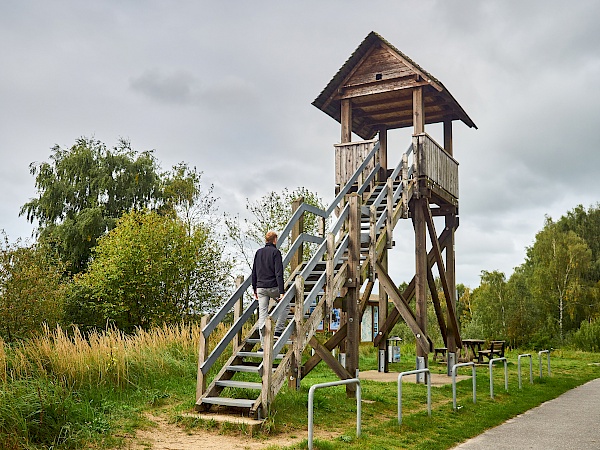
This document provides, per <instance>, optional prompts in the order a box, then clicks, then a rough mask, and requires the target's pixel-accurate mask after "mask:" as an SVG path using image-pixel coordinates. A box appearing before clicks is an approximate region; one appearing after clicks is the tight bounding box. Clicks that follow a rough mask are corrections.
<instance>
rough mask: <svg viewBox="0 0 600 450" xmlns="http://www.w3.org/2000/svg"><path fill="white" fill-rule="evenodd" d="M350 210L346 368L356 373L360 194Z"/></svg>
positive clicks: (349, 390)
mask: <svg viewBox="0 0 600 450" xmlns="http://www.w3.org/2000/svg"><path fill="white" fill-rule="evenodd" d="M349 203H350V210H349V214H348V236H349V242H348V294H347V296H346V301H347V308H346V309H347V313H348V334H347V336H346V370H348V372H349V373H350V374H355V373H356V370H357V369H358V347H359V344H360V335H359V326H360V317H359V315H358V302H359V300H360V298H359V297H360V284H361V283H360V280H359V278H360V270H359V269H360V268H359V265H360V203H359V201H358V195H356V194H352V195H350V198H349ZM346 395H347V396H348V397H350V398H354V397H355V396H356V387H355V386H354V385H351V384H348V385H346Z"/></svg>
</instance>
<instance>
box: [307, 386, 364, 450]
mask: <svg viewBox="0 0 600 450" xmlns="http://www.w3.org/2000/svg"><path fill="white" fill-rule="evenodd" d="M342 384H356V437H360V421H361V394H360V380H359V379H358V378H350V379H348V380H340V381H332V382H330V383H320V384H314V385H312V386H311V387H310V389H309V390H308V449H309V450H312V448H313V420H314V417H313V416H314V414H313V406H314V400H315V390H316V389H320V388H326V387H331V386H339V385H342Z"/></svg>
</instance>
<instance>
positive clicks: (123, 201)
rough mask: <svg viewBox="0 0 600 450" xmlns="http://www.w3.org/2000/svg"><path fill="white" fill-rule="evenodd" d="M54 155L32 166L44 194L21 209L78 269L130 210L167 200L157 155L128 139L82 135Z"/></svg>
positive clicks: (79, 269)
mask: <svg viewBox="0 0 600 450" xmlns="http://www.w3.org/2000/svg"><path fill="white" fill-rule="evenodd" d="M50 160H51V161H50V162H43V163H40V164H34V163H32V164H31V165H30V172H31V174H32V175H33V176H35V187H36V189H37V192H38V196H37V198H34V199H32V200H30V201H29V202H27V203H25V204H24V205H23V206H22V208H21V214H22V215H23V214H25V215H26V217H27V219H28V220H30V221H31V222H34V221H35V220H37V221H38V222H39V226H40V237H42V238H46V239H47V238H53V239H55V240H56V241H57V248H58V250H59V252H60V254H61V257H62V258H63V261H65V262H66V263H67V265H68V269H69V270H70V271H72V272H73V273H77V272H81V271H82V270H84V269H85V268H86V266H87V263H88V260H89V257H90V254H91V249H92V248H93V247H94V246H95V245H96V240H97V239H98V238H99V237H100V236H101V235H102V234H103V233H105V232H106V231H107V230H110V229H112V228H113V227H114V225H115V223H116V220H117V219H118V218H119V217H120V216H121V215H122V214H123V213H124V212H126V211H130V210H131V209H142V208H147V207H152V206H154V205H155V204H157V203H158V202H159V201H160V199H161V192H160V185H159V175H158V172H157V170H158V166H157V163H156V160H155V158H154V156H153V155H152V153H151V152H142V153H141V154H138V153H137V152H136V151H134V150H132V149H131V146H130V144H129V142H127V141H125V140H120V141H119V143H118V144H117V146H116V147H114V148H113V149H112V150H109V149H107V148H106V146H105V144H103V143H102V142H100V141H97V140H93V139H88V138H83V137H82V138H80V139H78V140H77V141H76V143H75V144H74V145H73V146H72V147H71V148H69V149H63V148H61V147H60V146H58V145H56V146H54V147H53V148H52V155H51V156H50Z"/></svg>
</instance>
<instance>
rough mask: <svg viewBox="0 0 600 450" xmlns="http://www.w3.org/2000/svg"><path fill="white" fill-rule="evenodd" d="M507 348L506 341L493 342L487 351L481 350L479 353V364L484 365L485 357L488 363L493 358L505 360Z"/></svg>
mask: <svg viewBox="0 0 600 450" xmlns="http://www.w3.org/2000/svg"><path fill="white" fill-rule="evenodd" d="M505 348H506V341H492V342H490V346H489V348H488V349H487V350H479V352H478V353H477V362H478V363H480V364H483V362H484V361H483V357H484V356H485V357H486V358H487V359H488V361H490V360H491V359H492V358H495V357H496V358H503V357H504V349H505Z"/></svg>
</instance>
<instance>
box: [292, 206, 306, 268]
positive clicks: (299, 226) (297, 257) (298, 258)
mask: <svg viewBox="0 0 600 450" xmlns="http://www.w3.org/2000/svg"><path fill="white" fill-rule="evenodd" d="M302 203H304V197H298V198H296V199H294V201H293V202H292V214H294V213H295V212H296V210H297V209H298V208H300V205H301V204H302ZM303 232H304V214H302V215H301V216H300V218H299V219H298V221H297V222H296V223H295V224H294V226H293V227H292V242H295V241H296V239H298V236H300V235H301V234H302V233H303ZM303 255H304V244H300V247H298V250H297V251H296V253H294V256H292V260H291V261H290V270H291V273H294V270H296V268H297V267H299V266H301V265H302V260H303Z"/></svg>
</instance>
